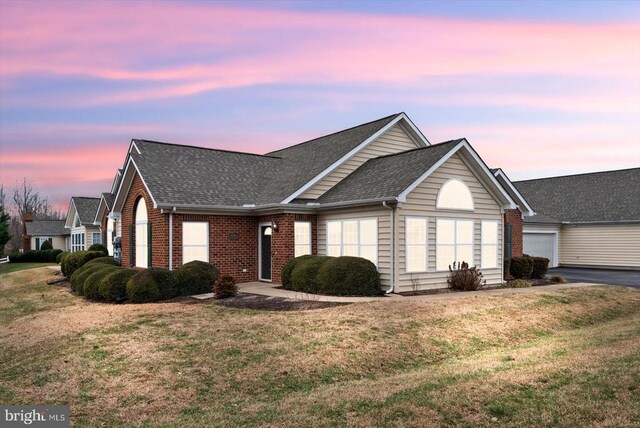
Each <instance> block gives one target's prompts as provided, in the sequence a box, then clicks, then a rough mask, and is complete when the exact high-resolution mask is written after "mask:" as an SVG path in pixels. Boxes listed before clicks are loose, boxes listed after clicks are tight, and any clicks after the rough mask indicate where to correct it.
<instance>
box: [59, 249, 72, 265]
mask: <svg viewBox="0 0 640 428" xmlns="http://www.w3.org/2000/svg"><path fill="white" fill-rule="evenodd" d="M67 254H70V253H68V252H67V251H63V252H61V253H60V254H58V255H57V256H56V263H58V264H60V265H61V264H62V259H64V258H65V257H66V256H67Z"/></svg>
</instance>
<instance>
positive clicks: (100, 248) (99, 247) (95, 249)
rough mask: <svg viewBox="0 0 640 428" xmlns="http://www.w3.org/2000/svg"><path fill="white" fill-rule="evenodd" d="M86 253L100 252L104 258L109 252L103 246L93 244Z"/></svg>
mask: <svg viewBox="0 0 640 428" xmlns="http://www.w3.org/2000/svg"><path fill="white" fill-rule="evenodd" d="M88 251H100V252H102V253H104V255H105V256H108V255H109V250H108V249H107V247H106V246H104V245H103V244H93V245H91V246H90V247H89V250H88Z"/></svg>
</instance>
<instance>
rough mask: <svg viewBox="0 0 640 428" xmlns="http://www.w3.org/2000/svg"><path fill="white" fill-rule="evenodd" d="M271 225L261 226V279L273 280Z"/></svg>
mask: <svg viewBox="0 0 640 428" xmlns="http://www.w3.org/2000/svg"><path fill="white" fill-rule="evenodd" d="M271 232H272V230H271V226H260V279H262V280H266V281H271Z"/></svg>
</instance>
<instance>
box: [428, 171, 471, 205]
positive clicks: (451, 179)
mask: <svg viewBox="0 0 640 428" xmlns="http://www.w3.org/2000/svg"><path fill="white" fill-rule="evenodd" d="M452 181H457V182H459V183H462V185H464V187H466V188H467V190H468V191H469V196H470V197H471V208H449V207H441V206H440V195H441V194H442V189H444V187H445V186H446V185H447V184H449V183H450V182H452ZM436 210H438V211H463V212H475V210H476V202H475V200H474V199H473V192H472V191H471V189H470V188H469V186H468V185H467V183H465V182H464V180H463V179H462V178H457V177H456V178H450V179H448V180H447V181H445V182H444V183H442V185H441V186H440V189H438V195H437V196H436Z"/></svg>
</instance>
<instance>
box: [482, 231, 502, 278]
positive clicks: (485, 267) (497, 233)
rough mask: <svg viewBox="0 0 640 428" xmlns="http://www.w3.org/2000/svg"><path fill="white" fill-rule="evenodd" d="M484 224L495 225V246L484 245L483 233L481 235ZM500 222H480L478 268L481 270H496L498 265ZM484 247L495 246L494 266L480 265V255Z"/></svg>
mask: <svg viewBox="0 0 640 428" xmlns="http://www.w3.org/2000/svg"><path fill="white" fill-rule="evenodd" d="M484 223H495V224H496V243H495V244H485V243H484V233H482V225H483V224H484ZM499 228H500V222H499V221H498V220H480V268H481V269H498V267H499V265H500V251H499V250H500V245H499V244H500V233H499V232H500V229H499ZM485 245H495V247H496V265H495V266H483V265H482V254H483V253H484V246H485Z"/></svg>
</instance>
